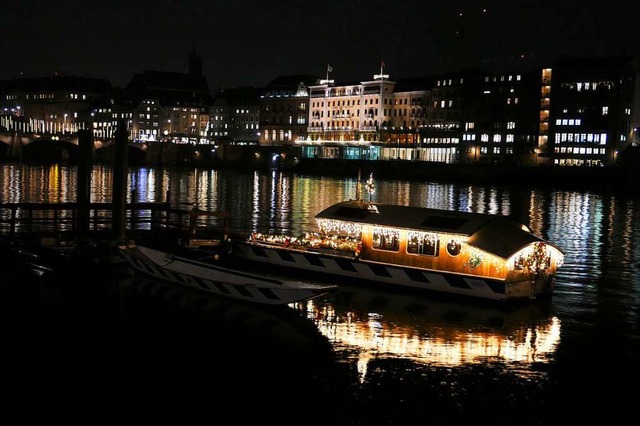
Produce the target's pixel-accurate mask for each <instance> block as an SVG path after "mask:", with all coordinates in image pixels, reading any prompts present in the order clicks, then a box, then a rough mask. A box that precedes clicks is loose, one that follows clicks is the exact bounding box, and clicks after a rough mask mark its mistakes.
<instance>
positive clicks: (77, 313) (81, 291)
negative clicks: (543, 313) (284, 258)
mask: <svg viewBox="0 0 640 426" xmlns="http://www.w3.org/2000/svg"><path fill="white" fill-rule="evenodd" d="M8 269H10V268H7V269H5V272H4V273H3V275H2V279H1V280H0V312H1V315H2V317H1V319H2V330H3V333H2V342H3V345H2V360H3V363H2V366H3V370H2V371H3V373H2V379H1V383H2V388H3V390H4V395H5V396H4V397H3V402H4V404H3V405H4V406H5V412H4V413H3V416H4V417H5V418H7V419H9V418H14V419H16V418H19V419H20V420H21V422H24V423H26V422H38V421H43V420H44V421H46V422H54V421H56V420H58V421H64V423H65V424H70V423H83V424H87V423H88V424H93V423H97V422H118V423H120V422H126V423H131V422H145V423H148V422H153V421H161V422H163V424H167V423H169V422H171V423H175V422H179V424H191V423H196V422H197V423H199V424H200V423H221V422H222V423H223V424H253V423H257V422H260V423H263V422H268V423H269V424H296V425H299V424H333V425H343V424H344V425H346V424H352V425H380V424H395V425H415V424H432V425H433V424H435V425H453V424H463V423H467V422H468V423H477V422H480V423H483V424H497V425H534V424H540V425H542V424H544V425H552V424H561V423H563V422H566V421H569V422H572V423H573V422H578V421H584V420H591V421H593V420H594V419H601V420H605V421H606V422H607V424H616V423H618V420H619V419H621V418H623V417H624V416H626V415H628V414H629V412H631V411H632V408H633V404H634V403H635V399H636V398H635V396H634V395H635V394H636V392H635V391H634V389H635V387H630V388H628V391H626V390H624V389H627V386H629V385H631V384H633V386H635V383H634V382H633V381H632V380H633V378H634V377H635V375H636V373H637V371H638V369H637V366H636V365H635V362H633V363H632V362H631V361H632V360H634V359H635V356H636V355H637V354H638V353H639V352H638V351H637V349H638V345H637V342H632V344H631V345H629V344H628V343H629V342H626V343H625V344H624V345H623V344H621V343H617V341H616V340H615V339H613V338H611V339H607V338H606V337H604V335H603V333H604V334H606V333H607V331H606V330H598V329H594V331H593V332H594V334H593V338H594V341H589V339H588V338H587V339H585V338H584V337H579V336H578V335H576V336H574V337H573V338H572V336H569V337H568V338H565V340H564V341H563V344H562V345H561V347H560V348H559V349H558V353H557V354H556V358H557V360H556V361H554V362H552V363H545V364H540V365H539V367H538V368H539V370H540V379H537V378H536V377H535V376H531V375H527V376H526V377H519V376H518V375H517V374H513V372H512V371H507V369H506V368H505V366H504V365H501V364H499V363H492V362H491V361H488V362H487V363H485V364H480V365H476V366H467V367H460V368H445V367H438V366H430V365H424V364H422V365H416V364H414V363H413V362H412V361H411V360H407V359H381V360H378V361H376V360H373V361H371V362H370V363H369V367H368V373H367V377H366V379H365V380H364V381H363V382H360V381H359V380H357V371H356V365H354V363H352V362H347V361H345V360H344V359H340V357H339V356H337V354H336V352H335V351H334V350H333V348H332V346H331V344H330V343H329V341H328V340H327V339H326V338H325V337H324V336H323V335H321V334H320V333H319V331H318V330H317V328H315V325H314V324H313V323H311V322H310V321H308V320H307V319H305V318H302V316H301V315H300V314H299V313H298V312H296V311H295V310H293V309H289V308H287V309H263V308H258V307H252V306H248V305H244V304H240V303H236V302H232V301H228V300H221V299H216V298H212V297H211V296H209V295H206V294H202V293H199V292H191V291H187V290H182V289H176V288H175V287H172V286H169V285H165V284H163V283H159V282H153V281H148V280H146V279H143V278H138V277H133V276H129V275H128V274H126V273H122V274H119V275H118V276H109V275H108V274H95V275H84V276H83V275H82V274H76V275H77V276H74V274H73V273H72V272H71V271H67V272H69V274H65V275H62V274H53V275H52V276H50V277H49V278H46V275H45V276H43V277H37V276H34V275H33V274H31V273H28V271H25V270H24V269H22V268H20V267H16V268H14V269H15V270H8ZM614 334H615V333H614ZM607 341H609V343H610V345H604V344H603V343H606V342H607ZM16 416H18V417H16Z"/></svg>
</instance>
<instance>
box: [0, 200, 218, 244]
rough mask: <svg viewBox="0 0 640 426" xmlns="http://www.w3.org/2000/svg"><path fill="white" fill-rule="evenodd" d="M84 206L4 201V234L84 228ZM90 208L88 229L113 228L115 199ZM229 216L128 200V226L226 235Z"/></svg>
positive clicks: (0, 217)
mask: <svg viewBox="0 0 640 426" xmlns="http://www.w3.org/2000/svg"><path fill="white" fill-rule="evenodd" d="M80 209H81V207H80V205H79V204H78V203H0V234H9V235H13V234H15V233H19V232H52V233H58V232H67V231H69V232H73V231H81V229H80V227H79V223H80V222H79V220H78V218H79V211H80ZM87 210H88V214H89V219H88V226H89V229H87V231H105V230H109V229H111V227H112V226H111V224H112V221H113V205H112V204H111V203H90V204H89V207H88V209H87ZM228 217H229V213H228V212H217V211H206V210H200V209H197V208H192V209H182V208H175V207H172V206H171V205H170V204H169V203H168V202H136V203H127V204H126V207H125V228H126V230H151V229H158V228H172V229H177V230H184V231H186V232H188V234H189V235H190V236H193V235H195V234H196V231H197V230H198V228H200V229H206V228H210V229H213V228H215V229H216V230H221V231H223V232H224V234H225V236H226V235H228Z"/></svg>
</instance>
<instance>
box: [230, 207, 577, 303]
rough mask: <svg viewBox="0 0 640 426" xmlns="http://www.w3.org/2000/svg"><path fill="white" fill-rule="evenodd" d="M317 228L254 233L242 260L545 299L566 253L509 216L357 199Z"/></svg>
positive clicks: (480, 294) (240, 247)
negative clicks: (299, 233) (294, 234)
mask: <svg viewBox="0 0 640 426" xmlns="http://www.w3.org/2000/svg"><path fill="white" fill-rule="evenodd" d="M316 222H317V225H318V228H319V232H317V233H307V234H304V235H302V236H299V237H290V236H282V235H265V234H259V233H254V234H252V235H251V236H250V237H249V238H248V239H246V240H238V241H233V242H232V255H233V256H234V257H236V258H238V259H243V260H251V261H254V262H260V263H265V264H269V265H273V266H276V267H282V268H285V269H287V270H292V269H295V270H298V271H307V272H311V273H321V274H325V275H329V276H338V277H348V278H350V279H353V280H358V281H366V282H375V283H381V284H386V285H390V286H392V287H393V286H401V287H408V288H414V289H422V290H426V291H432V292H438V293H447V294H453V295H459V296H469V297H473V298H480V299H488V300H495V301H514V300H527V301H530V300H535V299H546V298H549V297H550V296H551V295H552V294H553V290H554V281H555V277H556V272H557V268H558V267H560V266H561V265H562V262H563V258H564V253H563V252H562V250H560V249H559V248H558V247H557V246H556V245H554V244H552V243H550V242H548V241H545V240H544V239H542V238H541V237H538V236H536V235H534V234H533V232H532V231H531V230H530V229H529V227H527V226H526V225H525V224H523V223H521V222H520V221H518V220H516V219H514V218H512V217H509V216H503V215H491V214H481V213H470V212H459V211H449V210H438V209H428V208H420V207H410V206H400V205H391V204H379V203H372V202H366V201H362V200H350V201H344V202H339V203H337V204H334V205H332V206H330V207H328V208H326V209H324V210H323V211H321V212H320V213H318V214H317V215H316Z"/></svg>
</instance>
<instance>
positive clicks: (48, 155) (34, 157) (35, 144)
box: [0, 132, 146, 163]
mask: <svg viewBox="0 0 640 426" xmlns="http://www.w3.org/2000/svg"><path fill="white" fill-rule="evenodd" d="M145 149H146V146H143V145H140V144H129V153H130V155H129V158H130V159H131V160H132V162H134V161H136V160H137V159H140V157H141V156H143V155H144V150H145ZM110 151H112V149H110V144H105V143H103V142H101V141H100V142H97V141H94V143H93V152H92V155H93V156H94V157H96V156H97V157H98V158H101V157H105V155H108V152H109V153H110ZM77 159H78V135H77V134H69V133H67V134H57V135H51V134H42V135H41V134H35V133H17V132H0V161H2V160H9V161H69V162H71V163H75V162H76V161H77Z"/></svg>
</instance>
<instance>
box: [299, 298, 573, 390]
mask: <svg viewBox="0 0 640 426" xmlns="http://www.w3.org/2000/svg"><path fill="white" fill-rule="evenodd" d="M295 308H296V309H298V310H299V311H301V312H302V313H303V315H305V316H306V317H307V318H309V319H310V320H311V321H312V322H313V323H315V324H316V326H317V327H318V329H319V330H320V332H321V333H322V334H323V335H325V336H326V337H327V338H328V339H329V341H330V342H331V343H332V345H333V346H334V347H335V349H336V351H338V353H339V354H340V356H341V357H343V360H346V361H351V362H356V363H357V366H358V373H359V378H360V380H361V381H364V380H365V378H366V374H367V368H368V365H369V362H370V361H372V360H380V359H405V360H410V361H412V362H414V363H417V364H426V365H429V366H432V367H450V368H458V367H466V366H469V365H472V364H487V363H502V364H504V365H505V366H506V368H507V369H510V370H512V371H513V372H514V373H515V374H517V375H520V376H522V377H530V376H539V375H541V374H542V373H541V371H540V368H539V366H540V364H544V363H548V362H551V361H552V360H553V359H554V357H553V354H554V352H555V350H556V348H557V346H558V344H559V343H560V336H561V326H560V320H559V318H558V317H557V316H555V315H554V314H553V313H552V312H551V306H549V305H547V304H543V305H530V306H520V307H517V308H512V309H502V308H499V307H496V306H485V305H481V304H475V303H474V304H467V303H455V302H452V301H440V300H433V299H429V298H424V297H417V296H416V295H413V296H410V295H398V294H393V295H392V294H390V293H388V292H387V293H384V292H373V291H371V290H365V289H363V288H355V287H348V286H346V287H345V286H342V287H341V290H340V292H339V293H337V294H336V295H335V296H330V297H328V298H325V299H321V300H319V301H309V302H307V303H304V304H296V305H295ZM533 366H535V368H532V367H533Z"/></svg>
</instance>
